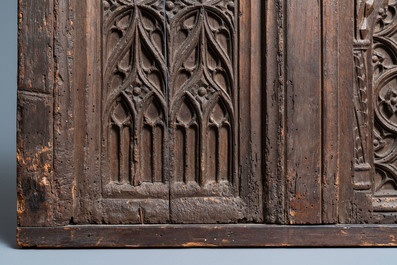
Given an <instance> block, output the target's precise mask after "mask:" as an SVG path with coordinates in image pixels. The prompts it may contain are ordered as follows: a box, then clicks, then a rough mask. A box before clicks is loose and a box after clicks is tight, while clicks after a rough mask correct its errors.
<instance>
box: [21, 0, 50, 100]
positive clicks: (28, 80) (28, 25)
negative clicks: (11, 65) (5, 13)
mask: <svg viewBox="0 0 397 265" xmlns="http://www.w3.org/2000/svg"><path fill="white" fill-rule="evenodd" d="M18 3H19V5H18V8H19V10H18V47H19V51H18V53H19V54H18V55H19V58H18V59H19V62H18V88H19V89H20V90H24V91H31V92H40V93H46V94H50V93H52V88H53V83H54V58H53V48H54V41H53V33H54V28H53V23H54V3H53V0H38V1H22V0H19V2H18Z"/></svg>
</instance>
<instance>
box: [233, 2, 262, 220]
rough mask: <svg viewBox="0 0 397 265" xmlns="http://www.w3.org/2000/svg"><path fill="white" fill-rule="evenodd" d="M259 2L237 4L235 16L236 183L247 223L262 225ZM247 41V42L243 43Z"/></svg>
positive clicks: (260, 6) (260, 35)
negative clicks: (236, 31)
mask: <svg viewBox="0 0 397 265" xmlns="http://www.w3.org/2000/svg"><path fill="white" fill-rule="evenodd" d="M261 12H262V4H261V2H260V1H258V2H255V3H254V2H251V1H242V0H240V9H239V13H240V14H241V15H240V20H239V29H238V30H239V46H238V47H239V50H238V54H239V57H238V58H239V68H238V71H237V73H238V75H239V98H238V106H239V113H240V115H239V119H238V124H239V132H238V135H239V145H238V148H239V152H238V153H239V165H238V167H239V170H238V171H239V174H238V178H239V183H240V187H238V188H239V190H240V196H241V197H242V198H243V199H244V202H245V203H246V204H247V214H246V216H245V219H246V220H247V221H253V222H262V221H263V202H262V192H263V188H262V187H263V185H262V176H261V175H262V174H261V166H262V159H261V155H262V154H261V153H262V139H261V130H262V127H261V123H262V115H261V113H262V111H261V108H262V107H263V104H262V102H263V101H262V98H263V97H262V93H263V91H261V85H262V72H263V70H264V69H263V68H262V67H259V66H260V65H261V62H262V58H263V57H262V49H261V48H260V47H261V43H262V39H261V38H262V33H261V27H260V25H261V21H262V20H261V19H262V18H261V16H260V15H261ZM247 40H249V41H247Z"/></svg>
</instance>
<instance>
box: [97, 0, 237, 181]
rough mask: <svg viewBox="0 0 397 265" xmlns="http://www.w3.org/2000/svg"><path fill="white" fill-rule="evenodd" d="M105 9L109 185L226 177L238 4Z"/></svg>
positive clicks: (112, 3)
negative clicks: (170, 179)
mask: <svg viewBox="0 0 397 265" xmlns="http://www.w3.org/2000/svg"><path fill="white" fill-rule="evenodd" d="M103 9H104V13H103V25H104V26H103V29H104V33H103V62H104V69H103V73H104V76H103V91H102V95H103V99H102V102H103V117H104V118H103V124H104V125H103V158H102V159H103V164H102V165H103V168H104V169H103V174H104V175H105V176H108V177H107V179H108V183H113V184H117V185H131V186H134V187H136V186H140V185H141V184H142V183H166V182H167V180H168V177H167V176H168V175H169V176H171V178H172V179H173V181H174V182H181V183H188V182H195V183H197V184H198V185H199V186H204V185H205V184H206V183H207V182H209V181H211V182H213V181H215V182H220V181H230V182H232V181H233V177H232V172H233V170H232V168H233V165H234V163H236V161H234V159H233V155H232V154H233V151H234V150H233V148H235V147H234V146H236V145H235V143H234V141H235V140H236V139H235V137H233V132H234V124H235V122H234V121H235V119H236V117H235V115H234V108H235V107H234V106H235V104H236V103H235V102H236V78H235V77H236V68H237V67H236V64H237V61H236V43H237V34H236V21H235V12H236V11H235V9H236V7H235V2H234V1H230V0H176V1H166V2H165V3H164V1H159V0H106V1H103ZM168 165H170V167H168ZM109 176H111V177H109Z"/></svg>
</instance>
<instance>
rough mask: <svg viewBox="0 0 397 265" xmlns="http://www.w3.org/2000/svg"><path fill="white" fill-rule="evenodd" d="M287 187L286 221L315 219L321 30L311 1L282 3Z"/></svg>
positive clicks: (318, 219)
mask: <svg viewBox="0 0 397 265" xmlns="http://www.w3.org/2000/svg"><path fill="white" fill-rule="evenodd" d="M286 8H287V28H288V29H287V38H286V39H287V40H288V42H287V69H288V73H287V78H288V79H287V93H286V99H287V132H286V133H287V191H286V195H287V196H288V209H287V211H288V212H287V216H288V221H289V223H291V224H305V223H307V224H315V223H320V222H321V155H322V154H321V147H322V140H321V29H320V25H321V23H320V21H321V15H320V4H319V1H317V0H309V1H304V4H303V1H288V2H287V6H286Z"/></svg>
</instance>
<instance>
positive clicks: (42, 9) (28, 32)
mask: <svg viewBox="0 0 397 265" xmlns="http://www.w3.org/2000/svg"><path fill="white" fill-rule="evenodd" d="M26 10H29V12H28V13H27V12H25V11H26ZM18 19H19V64H18V73H19V78H18V116H17V127H18V128H17V171H18V182H17V193H18V224H19V225H21V226H48V225H51V224H52V223H53V218H54V216H53V210H54V209H53V207H54V203H55V201H56V199H55V197H54V195H53V193H52V190H53V188H54V187H53V173H54V170H53V147H54V141H53V128H52V127H53V115H54V113H53V104H54V102H53V97H52V93H51V92H52V85H53V82H54V76H55V74H54V71H55V67H54V58H53V50H54V40H53V34H54V29H53V27H52V25H53V23H54V3H53V1H51V0H40V1H38V2H35V3H33V2H31V1H30V2H29V1H19V11H18Z"/></svg>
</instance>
